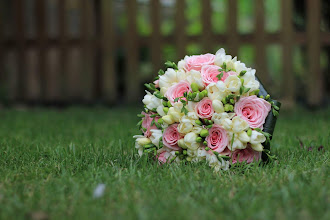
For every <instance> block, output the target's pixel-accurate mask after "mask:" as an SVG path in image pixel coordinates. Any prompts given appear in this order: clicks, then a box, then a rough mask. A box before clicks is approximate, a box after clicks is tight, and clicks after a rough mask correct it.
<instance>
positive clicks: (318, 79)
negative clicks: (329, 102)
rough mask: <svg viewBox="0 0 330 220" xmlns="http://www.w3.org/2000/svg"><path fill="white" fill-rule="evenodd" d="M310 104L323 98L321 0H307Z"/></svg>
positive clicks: (315, 104) (318, 103)
mask: <svg viewBox="0 0 330 220" xmlns="http://www.w3.org/2000/svg"><path fill="white" fill-rule="evenodd" d="M306 8H307V57H308V62H309V68H308V69H309V71H308V77H307V78H308V84H307V88H308V89H307V91H308V92H307V94H308V104H309V105H311V106H318V105H320V104H321V103H322V98H323V96H324V95H323V74H322V71H321V67H320V53H321V43H320V23H321V1H320V0H307V7H306Z"/></svg>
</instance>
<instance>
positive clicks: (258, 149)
mask: <svg viewBox="0 0 330 220" xmlns="http://www.w3.org/2000/svg"><path fill="white" fill-rule="evenodd" d="M251 147H252V149H253V150H255V151H258V152H261V151H263V150H264V146H262V144H251Z"/></svg>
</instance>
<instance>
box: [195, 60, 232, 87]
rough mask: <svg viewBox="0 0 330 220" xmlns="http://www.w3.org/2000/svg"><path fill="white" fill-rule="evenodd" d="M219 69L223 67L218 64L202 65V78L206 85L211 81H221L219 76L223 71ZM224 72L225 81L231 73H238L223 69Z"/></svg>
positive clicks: (222, 79) (223, 78)
mask: <svg viewBox="0 0 330 220" xmlns="http://www.w3.org/2000/svg"><path fill="white" fill-rule="evenodd" d="M219 69H221V68H220V67H218V66H216V65H205V66H203V67H202V70H201V75H202V80H203V82H204V83H205V84H206V86H208V85H209V84H210V83H216V82H218V81H219V79H218V77H217V76H218V75H219V74H221V72H219ZM222 73H223V76H222V78H221V81H225V80H226V79H227V77H228V76H230V75H236V73H235V72H233V71H229V72H224V71H223V72H222Z"/></svg>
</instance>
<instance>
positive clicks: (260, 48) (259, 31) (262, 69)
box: [255, 0, 270, 87]
mask: <svg viewBox="0 0 330 220" xmlns="http://www.w3.org/2000/svg"><path fill="white" fill-rule="evenodd" d="M255 7H256V8H255V9H256V30H255V45H256V69H257V75H258V77H259V79H260V80H261V82H263V84H264V85H265V86H266V87H269V85H270V82H269V75H268V72H267V60H266V46H267V45H266V41H265V29H264V21H265V16H264V0H256V2H255Z"/></svg>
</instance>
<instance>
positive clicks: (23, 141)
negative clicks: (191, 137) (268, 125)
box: [0, 107, 330, 219]
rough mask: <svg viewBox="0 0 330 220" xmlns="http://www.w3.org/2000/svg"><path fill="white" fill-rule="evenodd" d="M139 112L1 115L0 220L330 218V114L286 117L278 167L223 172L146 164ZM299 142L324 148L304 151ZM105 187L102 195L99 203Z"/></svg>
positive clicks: (279, 135)
mask: <svg viewBox="0 0 330 220" xmlns="http://www.w3.org/2000/svg"><path fill="white" fill-rule="evenodd" d="M138 110H139V109H138V108H135V107H131V108H126V109H124V108H115V109H104V108H94V109H81V108H71V109H67V110H52V109H50V110H47V109H34V110H27V111H18V110H2V111H1V112H0V115H1V123H0V219H12V218H19V219H22V218H27V217H31V216H33V213H39V212H41V213H43V214H44V215H46V216H48V217H49V218H51V219H62V218H66V219H73V218H74V219H87V218H92V217H93V218H94V217H95V218H97V219H158V218H159V219H173V218H174V219H201V218H203V219H225V218H226V219H292V218H293V219H329V218H330V211H329V210H330V209H329V208H330V207H329V198H330V193H329V186H330V181H329V180H330V179H329V171H330V169H329V156H330V154H329V137H330V134H329V124H330V111H329V110H323V111H316V112H306V111H304V110H299V111H297V112H291V113H283V114H282V115H280V118H279V121H278V124H277V129H276V131H275V135H274V139H273V141H272V149H273V152H274V153H275V154H276V155H277V156H278V161H277V162H274V163H270V164H268V165H265V166H252V167H250V168H249V169H247V168H246V167H241V168H236V169H235V170H230V171H228V172H224V173H221V174H215V173H213V172H212V170H211V169H210V168H209V167H208V166H207V165H205V164H196V165H188V166H182V165H180V166H178V165H170V166H163V167H160V166H158V165H157V164H156V163H146V160H144V159H139V158H138V157H137V156H136V151H135V149H134V148H133V139H132V136H133V135H134V134H136V133H137V132H138V131H137V129H136V127H135V124H136V122H137V118H136V114H137V113H139V112H138ZM296 137H300V139H301V140H302V141H303V142H304V144H305V145H306V146H308V147H309V146H310V145H312V146H320V145H323V146H324V151H318V150H317V147H314V148H313V150H312V151H308V150H306V149H302V148H301V147H300V145H299V141H298V140H297V138H296ZM100 183H104V184H105V185H106V190H105V194H104V196H103V197H101V198H98V199H94V198H93V196H92V195H93V191H94V189H95V187H96V186H97V185H98V184H100ZM35 218H37V217H35Z"/></svg>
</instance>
